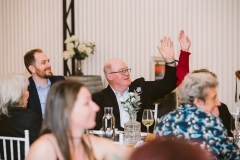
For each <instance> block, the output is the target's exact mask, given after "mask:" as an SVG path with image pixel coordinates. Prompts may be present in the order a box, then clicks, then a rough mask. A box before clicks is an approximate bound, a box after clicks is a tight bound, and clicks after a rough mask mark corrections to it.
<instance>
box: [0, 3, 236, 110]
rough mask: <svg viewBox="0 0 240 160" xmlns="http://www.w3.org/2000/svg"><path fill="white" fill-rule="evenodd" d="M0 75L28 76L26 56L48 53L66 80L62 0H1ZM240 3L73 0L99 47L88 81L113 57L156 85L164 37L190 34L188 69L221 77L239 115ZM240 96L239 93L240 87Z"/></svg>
mask: <svg viewBox="0 0 240 160" xmlns="http://www.w3.org/2000/svg"><path fill="white" fill-rule="evenodd" d="M0 5H1V6H0V18H1V19H0V24H1V25H0V27H1V28H0V34H1V35H0V57H1V58H0V63H1V64H0V65H1V67H0V75H2V74H5V73H9V72H13V71H15V72H22V73H25V74H27V71H26V69H25V67H24V65H23V60H22V57H23V55H24V53H25V52H26V51H28V50H30V49H32V48H37V47H38V48H42V49H43V50H44V51H45V52H46V54H47V55H48V56H49V57H50V59H51V62H52V70H53V71H54V73H55V74H62V73H63V69H62V66H63V64H62V58H61V55H62V48H63V47H62V1H61V0H51V1H49V0H41V1H37V0H35V1H32V0H0ZM239 8H240V1H238V0H195V1H192V0H116V1H113V0H75V29H76V30H75V33H76V35H77V36H78V37H79V38H80V40H88V41H92V42H95V43H96V46H97V52H96V53H95V54H94V55H91V56H90V57H89V58H87V59H86V60H84V66H83V67H84V73H85V74H86V75H101V76H102V79H103V80H104V81H103V82H104V86H106V85H107V82H106V80H105V78H104V75H103V72H102V67H103V64H104V62H105V61H106V60H108V59H110V58H114V57H117V58H121V59H123V60H124V61H126V63H127V65H128V66H129V67H131V68H132V74H131V75H132V79H135V78H138V77H145V79H146V80H153V79H154V77H153V65H152V60H151V57H152V56H159V53H158V50H157V45H158V44H159V39H160V38H162V37H163V36H170V37H172V39H173V42H174V45H175V46H174V48H175V58H176V59H178V56H179V49H180V48H179V44H178V40H177V37H178V33H179V31H180V30H181V29H184V30H185V32H186V34H187V35H189V37H190V38H191V41H192V46H191V49H190V50H191V53H192V54H191V58H190V69H191V70H194V69H200V68H208V69H209V70H211V71H213V72H215V73H216V74H217V75H218V79H219V82H220V85H219V89H218V90H219V99H220V100H221V101H222V102H224V103H226V104H227V105H228V107H229V108H230V110H231V111H234V110H235V108H236V106H240V103H239V102H238V103H235V102H234V94H235V75H234V72H235V71H236V70H240V63H239V61H240V54H239V52H240V45H239V42H240V38H239V37H240V31H239V30H240V29H239V28H240V11H239ZM238 83H239V87H238V90H239V92H240V82H239V81H238Z"/></svg>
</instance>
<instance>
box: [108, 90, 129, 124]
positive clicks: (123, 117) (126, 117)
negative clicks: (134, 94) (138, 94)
mask: <svg viewBox="0 0 240 160" xmlns="http://www.w3.org/2000/svg"><path fill="white" fill-rule="evenodd" d="M112 90H113V92H114V94H115V96H116V99H117V102H118V107H119V112H120V121H121V127H122V128H124V123H126V122H127V121H128V120H129V118H130V117H129V114H128V112H126V111H125V109H124V106H123V104H121V103H120V102H119V99H120V98H123V99H124V100H126V99H128V98H129V88H128V89H126V90H125V91H124V92H123V95H121V93H119V92H117V91H115V90H114V89H113V88H112Z"/></svg>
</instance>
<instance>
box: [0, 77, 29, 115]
mask: <svg viewBox="0 0 240 160" xmlns="http://www.w3.org/2000/svg"><path fill="white" fill-rule="evenodd" d="M28 85H29V81H28V79H27V77H26V76H24V75H23V74H19V73H11V74H6V75H3V76H2V77H0V114H5V115H7V116H8V107H18V106H20V104H21V103H22V99H23V95H24V92H25V90H26V89H27V87H28Z"/></svg>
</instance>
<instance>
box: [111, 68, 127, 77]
mask: <svg viewBox="0 0 240 160" xmlns="http://www.w3.org/2000/svg"><path fill="white" fill-rule="evenodd" d="M126 72H128V73H131V68H127V69H123V70H120V71H117V72H111V73H109V74H113V73H120V74H121V75H125V74H126Z"/></svg>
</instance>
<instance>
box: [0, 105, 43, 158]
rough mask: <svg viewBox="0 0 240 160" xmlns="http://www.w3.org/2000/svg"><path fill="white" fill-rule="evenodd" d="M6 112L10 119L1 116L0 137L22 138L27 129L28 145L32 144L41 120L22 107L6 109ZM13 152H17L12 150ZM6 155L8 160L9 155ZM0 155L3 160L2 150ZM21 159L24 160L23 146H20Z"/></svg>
mask: <svg viewBox="0 0 240 160" xmlns="http://www.w3.org/2000/svg"><path fill="white" fill-rule="evenodd" d="M8 111H9V115H10V117H8V116H6V115H3V114H1V116H0V136H11V137H24V130H26V129H27V130H29V140H30V144H32V143H33V142H34V141H35V140H36V139H37V138H38V135H39V132H40V129H41V125H42V118H41V117H39V116H38V115H37V114H36V113H34V112H32V111H31V110H29V109H26V108H22V107H8ZM7 147H8V148H9V144H7ZM15 147H16V146H15V144H14V148H15ZM0 148H3V146H2V141H0ZM8 151H9V149H8ZM14 151H17V150H16V149H14ZM8 154H9V155H8V159H10V153H8ZM0 155H1V156H2V157H1V158H3V153H2V150H1V152H0ZM14 155H17V152H14ZM21 157H22V158H21V159H24V146H23V145H21ZM1 158H0V159H1ZM14 159H17V158H14Z"/></svg>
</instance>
